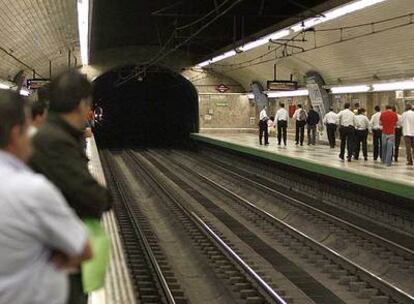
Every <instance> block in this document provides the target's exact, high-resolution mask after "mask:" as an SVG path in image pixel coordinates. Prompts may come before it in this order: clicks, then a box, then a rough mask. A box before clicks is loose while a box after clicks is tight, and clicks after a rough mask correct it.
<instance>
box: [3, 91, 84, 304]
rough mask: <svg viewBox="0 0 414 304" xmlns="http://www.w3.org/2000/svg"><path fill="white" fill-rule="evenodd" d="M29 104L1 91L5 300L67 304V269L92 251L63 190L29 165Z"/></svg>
mask: <svg viewBox="0 0 414 304" xmlns="http://www.w3.org/2000/svg"><path fill="white" fill-rule="evenodd" d="M26 108H27V107H26V106H25V102H24V100H22V98H21V97H20V96H19V95H18V94H17V93H14V92H11V91H5V90H0V304H6V303H7V304H14V303H15V304H46V303H47V304H64V303H65V302H66V300H67V295H68V279H67V271H68V269H70V268H76V267H78V265H79V263H80V262H81V261H82V260H86V259H88V258H90V257H91V250H90V246H89V242H88V238H87V233H86V230H85V229H84V227H83V224H82V222H81V221H80V220H79V219H78V218H77V216H76V215H75V213H74V212H73V211H72V210H71V209H70V208H69V207H68V205H67V203H66V202H65V200H64V198H63V196H62V195H61V194H60V192H59V191H58V190H57V189H56V188H55V187H54V186H53V185H52V184H51V183H50V182H49V181H48V180H46V178H44V177H43V176H42V175H39V174H35V173H34V172H33V171H31V170H30V169H29V168H28V167H27V166H26V164H25V162H26V161H27V159H28V158H29V156H30V139H29V135H28V127H29V121H28V119H27V116H28V115H27V113H26V112H27V111H26Z"/></svg>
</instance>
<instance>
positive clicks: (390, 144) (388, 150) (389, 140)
mask: <svg viewBox="0 0 414 304" xmlns="http://www.w3.org/2000/svg"><path fill="white" fill-rule="evenodd" d="M384 141H385V143H384ZM394 141H395V136H394V135H386V136H385V140H384V136H383V141H382V144H383V145H385V150H384V151H383V153H384V152H385V153H384V154H383V155H382V157H383V158H384V159H385V164H386V165H387V166H391V163H392V152H393V149H394V144H395V143H394Z"/></svg>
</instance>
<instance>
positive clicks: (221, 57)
mask: <svg viewBox="0 0 414 304" xmlns="http://www.w3.org/2000/svg"><path fill="white" fill-rule="evenodd" d="M234 55H236V51H235V50H231V51H228V52H226V53H224V54H221V55H219V56H216V57H214V58H213V59H211V60H210V63H214V62H217V61H220V60H224V59H226V58H229V57H232V56H234Z"/></svg>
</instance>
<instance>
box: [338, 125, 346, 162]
mask: <svg viewBox="0 0 414 304" xmlns="http://www.w3.org/2000/svg"><path fill="white" fill-rule="evenodd" d="M344 129H345V128H344V127H341V128H340V129H339V134H340V135H341V152H340V153H339V157H340V158H344V155H345V143H346V136H345V130H344Z"/></svg>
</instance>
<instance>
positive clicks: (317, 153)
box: [200, 132, 414, 197]
mask: <svg viewBox="0 0 414 304" xmlns="http://www.w3.org/2000/svg"><path fill="white" fill-rule="evenodd" d="M200 135H202V136H206V137H210V138H213V139H217V140H221V141H226V142H229V143H233V144H238V145H243V146H248V147H251V148H255V149H259V150H263V151H267V152H272V153H276V154H281V155H284V156H289V157H292V158H300V159H303V160H306V161H309V162H314V163H317V164H319V165H325V166H330V167H334V168H337V169H341V170H344V171H349V172H352V173H356V174H359V175H366V176H371V177H375V178H379V179H383V180H385V181H392V182H397V183H401V184H406V185H409V186H412V187H414V167H413V166H407V165H406V159H405V156H404V154H405V153H404V154H403V155H401V156H400V159H399V160H398V162H393V164H392V166H391V167H386V166H385V165H383V164H382V163H381V161H374V160H373V158H372V153H370V152H368V161H364V159H363V157H362V151H361V155H360V157H359V160H352V162H347V161H345V162H344V161H342V160H340V159H339V157H338V155H339V147H336V148H335V149H331V148H329V146H326V145H315V146H308V145H307V144H306V143H304V145H303V146H296V145H295V142H294V141H292V140H290V141H289V139H288V143H287V146H286V147H285V146H283V144H282V145H281V146H278V145H277V143H276V138H274V137H270V138H269V143H270V144H269V145H268V146H264V145H263V146H261V145H259V139H258V136H257V135H255V134H251V133H228V132H226V133H224V132H223V133H216V132H215V133H205V132H203V133H202V134H200ZM404 149H405V148H404V146H403V145H402V147H400V150H404ZM413 197H414V188H413Z"/></svg>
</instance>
